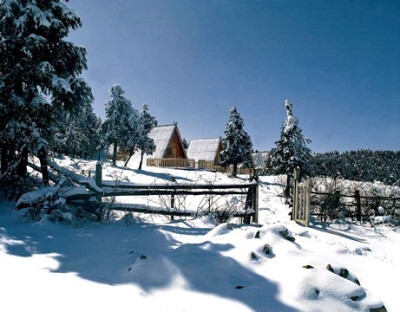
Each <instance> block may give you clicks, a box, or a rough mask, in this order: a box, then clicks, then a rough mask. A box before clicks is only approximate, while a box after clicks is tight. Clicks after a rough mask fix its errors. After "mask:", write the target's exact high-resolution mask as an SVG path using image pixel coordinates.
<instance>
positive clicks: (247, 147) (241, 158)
mask: <svg viewBox="0 0 400 312" xmlns="http://www.w3.org/2000/svg"><path fill="white" fill-rule="evenodd" d="M243 127H244V124H243V119H242V117H240V114H239V113H238V111H237V108H236V107H233V108H232V109H231V110H230V114H229V120H228V123H227V124H226V129H225V138H224V139H223V140H222V146H223V148H222V152H221V165H223V166H229V165H233V173H232V174H233V175H234V176H236V173H237V166H238V164H240V163H245V164H246V165H247V166H249V165H251V163H252V157H251V149H252V147H253V144H252V143H251V139H250V136H249V135H248V134H247V132H246V131H245V130H244V129H243Z"/></svg>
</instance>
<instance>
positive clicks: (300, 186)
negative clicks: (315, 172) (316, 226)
mask: <svg viewBox="0 0 400 312" xmlns="http://www.w3.org/2000/svg"><path fill="white" fill-rule="evenodd" d="M298 177H299V174H298V172H297V170H295V173H294V189H293V219H294V221H296V222H297V223H300V224H302V225H304V226H306V227H308V226H309V223H310V206H311V179H310V178H307V180H306V181H305V182H300V181H299V178H298Z"/></svg>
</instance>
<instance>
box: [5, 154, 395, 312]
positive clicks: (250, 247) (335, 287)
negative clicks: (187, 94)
mask: <svg viewBox="0 0 400 312" xmlns="http://www.w3.org/2000/svg"><path fill="white" fill-rule="evenodd" d="M60 164H62V165H63V166H67V167H68V166H69V167H70V168H73V167H75V168H74V169H75V170H79V171H80V170H82V169H88V168H94V165H95V162H85V161H83V162H82V161H81V162H77V161H75V165H73V162H72V161H71V160H70V159H69V158H65V159H64V160H63V161H62V162H60ZM106 167H107V166H106ZM117 170H119V171H118V172H116V171H117ZM107 172H108V173H107ZM117 174H119V175H120V178H121V180H122V181H127V182H135V183H155V180H157V179H161V178H162V177H163V176H167V175H168V174H172V175H174V176H175V177H179V178H178V179H181V180H185V181H198V180H201V179H205V180H214V181H215V182H221V183H226V182H234V183H236V182H237V183H239V182H243V180H241V179H233V178H229V177H228V176H226V175H223V174H215V173H210V172H202V171H185V170H171V169H168V170H167V169H159V168H144V170H143V171H137V170H133V169H129V170H125V171H124V170H123V169H111V168H109V167H107V168H106V169H105V176H107V175H109V176H111V175H114V176H115V175H117ZM105 179H106V177H105ZM238 181H239V182H238ZM281 193H282V184H281V181H280V179H279V178H277V177H261V184H260V189H259V196H260V200H259V206H260V219H259V224H258V225H254V224H253V225H240V224H237V223H233V224H220V225H215V224H214V223H212V222H211V221H210V220H208V219H205V218H204V217H203V218H197V219H193V218H175V220H174V221H170V220H169V218H167V217H165V216H163V217H160V216H151V217H150V216H148V215H147V216H145V215H142V216H141V218H139V217H137V218H136V219H135V220H134V222H133V223H131V224H130V225H129V226H127V225H126V223H125V221H124V219H120V220H115V221H112V222H110V223H106V224H98V223H91V224H86V225H83V226H82V227H79V228H74V227H72V226H70V225H65V224H54V223H50V222H48V221H43V222H38V223H33V222H27V221H25V220H24V219H22V218H21V216H20V214H21V213H20V212H18V211H15V210H14V209H13V207H14V205H15V203H10V202H2V203H0V288H1V291H0V311H370V310H371V309H377V308H380V307H382V306H383V305H384V306H385V307H386V309H387V310H388V311H400V300H398V298H397V296H398V289H397V285H398V283H399V278H400V252H399V250H400V249H399V247H400V233H399V228H398V227H397V228H391V227H389V226H385V225H381V226H379V227H376V228H375V229H373V228H371V227H369V226H367V225H365V226H360V225H357V224H356V223H344V222H337V223H331V224H329V225H323V224H320V223H318V222H317V221H315V220H313V222H312V225H311V227H309V228H305V227H303V226H300V225H297V224H296V223H294V222H293V221H290V218H289V216H288V213H289V208H288V207H287V206H286V205H284V204H283V200H282V197H281V196H280V195H281ZM291 237H292V238H294V240H293V239H291ZM328 265H329V266H328ZM327 267H329V269H331V270H328V269H327ZM332 271H334V272H332ZM340 275H342V276H340ZM357 282H359V283H360V285H361V286H359V285H358V283H357ZM372 311H373V310H372Z"/></svg>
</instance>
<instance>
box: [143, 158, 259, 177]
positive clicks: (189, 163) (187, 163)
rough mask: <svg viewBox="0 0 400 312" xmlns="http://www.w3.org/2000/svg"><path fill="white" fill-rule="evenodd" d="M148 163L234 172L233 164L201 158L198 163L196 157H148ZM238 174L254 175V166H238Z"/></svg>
mask: <svg viewBox="0 0 400 312" xmlns="http://www.w3.org/2000/svg"><path fill="white" fill-rule="evenodd" d="M146 164H147V166H149V167H161V168H196V167H197V168H198V169H208V170H215V171H216V172H222V173H229V172H232V170H233V166H227V167H223V166H219V165H216V164H215V162H214V161H206V160H199V161H198V162H197V163H196V161H195V160H194V159H183V158H147V160H146ZM196 165H197V166H196ZM237 174H249V175H250V176H254V174H255V169H254V168H240V167H238V168H237Z"/></svg>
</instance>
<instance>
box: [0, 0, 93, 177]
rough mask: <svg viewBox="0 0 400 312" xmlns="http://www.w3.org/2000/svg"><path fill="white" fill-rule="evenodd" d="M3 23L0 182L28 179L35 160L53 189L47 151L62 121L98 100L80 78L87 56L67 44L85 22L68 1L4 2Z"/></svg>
mask: <svg viewBox="0 0 400 312" xmlns="http://www.w3.org/2000/svg"><path fill="white" fill-rule="evenodd" d="M0 20H1V22H0V142H1V144H0V145H1V146H0V148H1V150H2V161H1V166H2V168H1V172H2V175H1V177H0V180H1V178H5V177H6V176H8V177H12V176H14V174H15V173H16V174H17V175H18V176H19V177H21V178H23V177H24V176H25V174H26V171H27V160H28V155H29V154H34V155H37V156H38V157H39V159H40V162H41V166H42V170H43V181H44V182H45V183H48V175H47V160H46V158H47V150H46V149H47V146H48V141H49V138H51V137H52V135H53V134H54V127H53V126H54V125H55V120H56V118H57V117H58V116H59V115H60V112H62V111H68V112H73V111H74V110H77V109H79V107H80V106H82V105H84V104H85V103H90V102H91V101H92V100H93V96H92V93H91V90H90V88H89V86H88V85H87V84H86V83H85V81H84V80H83V79H81V78H79V77H78V76H79V74H80V73H81V72H82V70H84V69H86V50H85V48H83V47H77V46H75V45H74V44H72V43H71V42H67V41H65V40H64V38H65V37H67V35H68V33H69V30H70V29H71V28H72V29H76V28H78V27H80V26H81V19H80V17H79V16H78V15H77V14H76V13H75V12H73V11H72V9H71V8H70V7H68V6H67V5H66V3H65V1H62V0H36V1H34V0H1V1H0Z"/></svg>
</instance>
